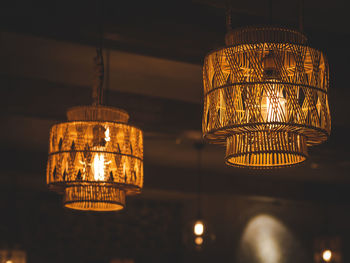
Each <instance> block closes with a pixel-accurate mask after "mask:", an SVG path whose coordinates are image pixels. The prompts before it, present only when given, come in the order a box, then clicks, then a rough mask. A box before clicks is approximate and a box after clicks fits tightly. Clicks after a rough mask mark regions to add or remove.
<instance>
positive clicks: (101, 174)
mask: <svg viewBox="0 0 350 263" xmlns="http://www.w3.org/2000/svg"><path fill="white" fill-rule="evenodd" d="M92 166H93V170H94V179H95V181H103V180H104V179H105V157H104V156H103V154H96V155H95V157H94V162H93V165H92Z"/></svg>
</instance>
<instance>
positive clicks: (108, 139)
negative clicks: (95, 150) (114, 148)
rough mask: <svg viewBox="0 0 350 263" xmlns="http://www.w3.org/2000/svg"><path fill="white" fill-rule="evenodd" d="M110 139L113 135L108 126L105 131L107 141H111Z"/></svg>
mask: <svg viewBox="0 0 350 263" xmlns="http://www.w3.org/2000/svg"><path fill="white" fill-rule="evenodd" d="M110 140H111V137H109V128H107V129H106V131H105V141H106V142H109V141H110Z"/></svg>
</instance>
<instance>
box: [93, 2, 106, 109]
mask: <svg viewBox="0 0 350 263" xmlns="http://www.w3.org/2000/svg"><path fill="white" fill-rule="evenodd" d="M96 5H97V8H96V10H97V27H98V29H97V31H98V40H97V45H96V57H95V60H94V62H95V77H96V79H95V80H94V81H95V83H94V85H93V89H92V98H93V105H94V106H97V105H102V104H103V83H104V62H103V39H104V29H103V16H102V12H103V0H96Z"/></svg>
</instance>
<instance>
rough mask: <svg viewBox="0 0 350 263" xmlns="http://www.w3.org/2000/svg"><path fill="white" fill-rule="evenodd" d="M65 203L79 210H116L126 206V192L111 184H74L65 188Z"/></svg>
mask: <svg viewBox="0 0 350 263" xmlns="http://www.w3.org/2000/svg"><path fill="white" fill-rule="evenodd" d="M63 203H64V205H65V206H66V207H69V208H72V209H78V210H94V211H116V210H121V209H123V208H124V207H125V192H124V191H123V190H120V189H118V188H116V187H114V186H110V185H107V186H106V185H97V184H86V185H73V186H69V187H66V188H65V193H64V201H63Z"/></svg>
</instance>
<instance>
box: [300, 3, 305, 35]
mask: <svg viewBox="0 0 350 263" xmlns="http://www.w3.org/2000/svg"><path fill="white" fill-rule="evenodd" d="M299 31H300V32H304V0H299Z"/></svg>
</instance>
